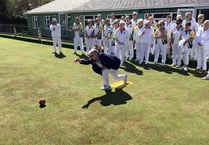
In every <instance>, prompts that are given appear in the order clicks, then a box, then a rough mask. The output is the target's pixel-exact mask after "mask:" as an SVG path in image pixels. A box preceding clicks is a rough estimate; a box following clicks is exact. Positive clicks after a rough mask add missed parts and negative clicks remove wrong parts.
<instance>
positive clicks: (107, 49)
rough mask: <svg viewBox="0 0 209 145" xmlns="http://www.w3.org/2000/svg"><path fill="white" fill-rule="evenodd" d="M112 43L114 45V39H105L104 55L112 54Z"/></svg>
mask: <svg viewBox="0 0 209 145" xmlns="http://www.w3.org/2000/svg"><path fill="white" fill-rule="evenodd" d="M111 43H112V39H108V38H106V37H104V38H103V45H104V47H103V49H104V53H106V54H111V52H110V48H111Z"/></svg>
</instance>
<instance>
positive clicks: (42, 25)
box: [24, 0, 209, 39]
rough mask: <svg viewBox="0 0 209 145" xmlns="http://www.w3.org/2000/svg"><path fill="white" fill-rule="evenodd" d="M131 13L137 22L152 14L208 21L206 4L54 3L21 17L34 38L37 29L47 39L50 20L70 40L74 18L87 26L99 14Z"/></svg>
mask: <svg viewBox="0 0 209 145" xmlns="http://www.w3.org/2000/svg"><path fill="white" fill-rule="evenodd" d="M133 11H136V12H137V13H138V18H146V16H147V14H151V15H152V16H153V17H154V19H155V20H159V19H164V18H165V17H166V15H171V16H172V18H173V20H175V17H176V15H177V14H181V15H182V16H183V17H184V14H185V12H187V11H190V12H192V15H193V17H194V18H197V16H198V14H200V13H202V14H204V15H205V19H209V0H181V1H178V0H149V1H145V0H55V1H52V2H50V3H47V4H45V5H43V6H40V7H38V8H35V9H32V10H30V11H28V12H26V13H25V14H24V15H25V17H26V18H27V21H28V31H29V33H30V34H32V35H37V30H38V29H40V30H41V32H42V35H43V36H46V37H50V30H49V26H50V23H51V19H52V18H57V20H58V22H59V23H60V24H61V26H62V37H63V38H65V39H72V37H73V32H72V30H71V28H72V24H73V23H74V19H75V17H77V16H78V17H80V18H81V21H82V22H83V23H84V24H86V21H87V19H93V20H94V19H95V18H96V15H97V14H98V13H100V14H101V15H102V18H103V19H105V18H107V17H108V16H110V15H111V13H115V14H116V17H117V18H120V17H121V16H122V15H131V14H132V12H133Z"/></svg>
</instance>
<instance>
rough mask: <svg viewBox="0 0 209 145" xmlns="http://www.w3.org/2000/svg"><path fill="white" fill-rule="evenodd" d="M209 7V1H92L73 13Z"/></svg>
mask: <svg viewBox="0 0 209 145" xmlns="http://www.w3.org/2000/svg"><path fill="white" fill-rule="evenodd" d="M198 6H208V7H209V0H91V1H89V2H86V3H84V4H83V5H81V6H80V7H77V8H75V9H74V10H73V11H74V12H75V11H80V12H83V11H98V10H99V11H108V10H130V9H150V8H164V7H170V8H171V7H198Z"/></svg>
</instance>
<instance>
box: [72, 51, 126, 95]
mask: <svg viewBox="0 0 209 145" xmlns="http://www.w3.org/2000/svg"><path fill="white" fill-rule="evenodd" d="M88 56H89V59H87V60H82V59H79V58H76V59H75V60H74V61H75V62H79V63H80V64H85V65H88V64H92V69H93V71H94V72H95V73H97V74H100V75H102V79H103V86H102V87H101V90H105V91H108V90H111V86H110V83H109V73H111V74H112V76H113V78H114V79H117V80H123V81H124V84H126V83H127V77H128V75H126V74H118V69H119V67H120V63H121V62H120V59H119V58H118V57H116V56H113V55H109V54H104V53H100V52H99V51H98V50H96V49H91V50H90V51H89V52H88Z"/></svg>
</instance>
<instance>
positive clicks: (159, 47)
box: [154, 43, 167, 64]
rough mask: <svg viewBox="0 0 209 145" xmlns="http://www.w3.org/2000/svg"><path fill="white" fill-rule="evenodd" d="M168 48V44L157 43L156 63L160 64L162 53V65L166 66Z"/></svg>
mask: <svg viewBox="0 0 209 145" xmlns="http://www.w3.org/2000/svg"><path fill="white" fill-rule="evenodd" d="M166 46H167V44H162V43H157V44H155V58H154V63H157V62H158V58H159V55H160V53H161V56H162V61H161V62H162V64H165V62H166Z"/></svg>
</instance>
